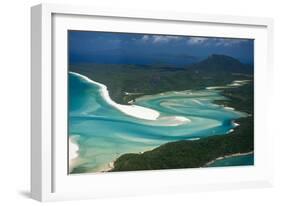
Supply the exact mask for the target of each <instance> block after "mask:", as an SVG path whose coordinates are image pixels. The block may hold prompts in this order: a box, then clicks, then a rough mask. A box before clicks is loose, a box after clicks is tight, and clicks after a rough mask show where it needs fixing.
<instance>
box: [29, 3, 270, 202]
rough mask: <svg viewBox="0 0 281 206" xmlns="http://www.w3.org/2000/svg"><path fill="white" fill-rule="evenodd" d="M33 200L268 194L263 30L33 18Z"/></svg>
mask: <svg viewBox="0 0 281 206" xmlns="http://www.w3.org/2000/svg"><path fill="white" fill-rule="evenodd" d="M31 21H32V31H31V33H32V151H31V153H32V154H31V161H32V168H31V171H32V174H31V176H32V178H31V179H32V181H31V193H32V197H33V198H34V199H37V200H41V201H49V200H64V199H80V198H94V197H107V196H121V195H132V194H148V193H159V192H162V193H164V192H179V191H186V192H188V191H203V190H212V189H228V188H231V189H233V188H246V187H260V186H262V187H265V186H271V185H272V156H273V154H272V140H273V137H272V135H271V133H270V131H269V129H268V126H267V118H268V108H269V107H270V95H269V92H268V91H269V90H270V85H271V84H270V81H271V78H272V75H273V71H272V27H273V23H272V20H271V19H267V18H253V17H232V16H213V15H212V16H211V15H195V14H183V13H150V12H147V11H125V10H124V11H122V10H118V11H117V10H114V9H97V8H89V7H77V6H75V7H72V6H63V5H53V4H43V5H38V6H35V7H33V8H32V20H31Z"/></svg>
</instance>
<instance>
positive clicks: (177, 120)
mask: <svg viewBox="0 0 281 206" xmlns="http://www.w3.org/2000/svg"><path fill="white" fill-rule="evenodd" d="M157 120H159V121H158V122H156V123H155V125H158V126H179V125H182V124H187V123H190V122H191V120H190V119H188V118H186V117H182V116H168V117H161V118H159V119H157Z"/></svg>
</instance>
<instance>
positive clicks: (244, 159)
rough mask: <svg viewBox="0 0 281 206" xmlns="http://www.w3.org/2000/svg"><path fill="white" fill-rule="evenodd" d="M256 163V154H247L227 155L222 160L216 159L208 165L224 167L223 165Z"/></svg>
mask: <svg viewBox="0 0 281 206" xmlns="http://www.w3.org/2000/svg"><path fill="white" fill-rule="evenodd" d="M243 165H254V154H247V155H242V156H236V157H227V158H224V159H221V160H216V161H215V162H214V163H212V164H210V165H208V167H222V166H243Z"/></svg>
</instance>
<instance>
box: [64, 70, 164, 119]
mask: <svg viewBox="0 0 281 206" xmlns="http://www.w3.org/2000/svg"><path fill="white" fill-rule="evenodd" d="M69 73H71V74H74V75H76V76H79V77H81V78H83V79H84V80H86V81H88V82H90V83H92V84H95V85H98V86H99V87H100V89H101V94H102V96H103V98H104V99H105V101H106V102H107V103H108V104H110V105H111V106H113V107H115V108H116V109H118V110H119V111H121V112H123V113H125V114H127V115H129V116H133V117H136V118H139V119H145V120H156V119H157V118H158V117H159V116H160V113H159V112H158V111H156V110H153V109H150V108H146V107H142V106H138V105H121V104H117V103H116V102H114V101H113V100H112V99H111V98H110V96H109V92H108V90H107V87H106V86H105V85H103V84H101V83H98V82H95V81H93V80H91V79H90V78H88V77H86V76H84V75H82V74H79V73H76V72H69Z"/></svg>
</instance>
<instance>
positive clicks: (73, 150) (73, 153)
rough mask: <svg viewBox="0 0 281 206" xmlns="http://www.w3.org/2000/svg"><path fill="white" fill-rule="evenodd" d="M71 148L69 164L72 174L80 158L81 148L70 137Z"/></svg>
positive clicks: (69, 150)
mask: <svg viewBox="0 0 281 206" xmlns="http://www.w3.org/2000/svg"><path fill="white" fill-rule="evenodd" d="M68 142H69V147H68V155H69V156H68V162H69V171H70V172H71V171H72V170H73V168H74V166H75V163H76V161H77V158H78V157H79V146H78V144H77V143H76V142H75V140H74V138H73V137H71V136H70V137H69V140H68Z"/></svg>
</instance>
